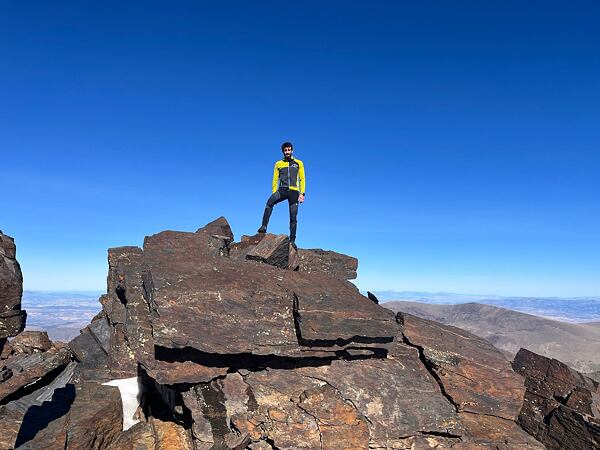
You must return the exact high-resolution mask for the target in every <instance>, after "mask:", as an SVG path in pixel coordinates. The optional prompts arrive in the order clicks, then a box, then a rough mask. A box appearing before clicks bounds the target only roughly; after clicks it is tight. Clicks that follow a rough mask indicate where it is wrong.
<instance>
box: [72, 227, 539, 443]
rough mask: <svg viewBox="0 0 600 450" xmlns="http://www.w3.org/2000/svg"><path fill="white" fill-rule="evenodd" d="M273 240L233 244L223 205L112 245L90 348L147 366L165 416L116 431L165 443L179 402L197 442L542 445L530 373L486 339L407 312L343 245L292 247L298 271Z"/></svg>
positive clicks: (150, 402)
mask: <svg viewBox="0 0 600 450" xmlns="http://www.w3.org/2000/svg"><path fill="white" fill-rule="evenodd" d="M262 239H264V236H263V237H262V238H260V239H259V238H257V237H252V236H250V237H247V238H246V239H245V240H244V239H243V240H242V242H240V243H233V242H232V241H233V233H232V232H231V229H230V228H229V225H228V224H227V222H226V221H225V220H224V219H222V218H220V219H217V220H216V221H214V222H211V223H210V224H208V225H207V226H206V227H203V228H201V229H199V230H198V231H197V232H195V233H186V232H174V231H165V232H162V233H158V234H156V235H153V236H150V237H147V238H146V239H145V240H144V245H143V248H138V247H119V248H114V249H110V250H109V276H108V291H107V295H106V296H103V298H102V304H103V316H101V318H100V319H102V320H104V322H102V321H101V320H100V319H98V320H100V323H101V324H103V325H102V326H103V327H105V326H107V327H108V331H109V333H108V334H109V338H108V340H106V341H105V343H104V344H101V345H100V344H99V343H97V342H96V344H94V342H93V341H94V340H96V339H95V336H96V331H93V330H92V329H91V328H89V329H88V330H87V331H86V332H85V333H84V334H85V335H86V336H85V337H84V338H82V340H85V341H86V342H87V344H86V345H81V346H80V348H90V347H94V348H95V349H94V350H93V351H92V350H89V351H88V352H87V354H88V356H85V355H84V356H81V359H82V363H83V362H84V361H85V359H86V357H92V358H95V357H96V356H90V355H92V354H94V355H100V357H102V355H101V353H102V351H101V350H100V349H104V350H103V351H107V353H108V354H107V355H106V358H105V359H103V360H102V361H106V366H107V370H108V373H109V374H112V376H117V375H123V376H124V375H127V376H134V375H135V374H138V375H141V376H142V380H143V383H144V386H145V387H146V389H147V391H146V394H145V399H146V400H145V401H143V404H144V411H145V412H147V413H148V414H149V417H148V421H147V422H142V423H140V424H137V425H135V426H134V427H133V428H132V429H131V430H130V431H129V432H127V433H124V434H120V435H119V437H117V438H115V439H116V440H114V441H113V443H120V444H121V443H122V444H123V445H124V446H125V447H127V446H131V445H134V442H136V441H138V442H139V443H140V446H141V448H144V447H143V446H144V445H146V446H151V445H152V442H153V441H152V436H151V431H152V430H154V428H153V426H152V425H149V422H150V421H151V420H153V419H157V416H158V415H160V414H161V411H166V412H167V416H168V417H163V418H162V419H166V420H167V422H166V423H169V424H172V425H173V426H174V427H175V429H177V430H179V431H181V430H182V429H183V430H185V433H189V436H190V439H191V445H192V446H193V448H194V449H195V450H198V449H206V450H208V449H213V450H214V449H217V448H222V449H238V448H239V449H246V448H250V449H263V448H269V449H270V448H290V449H292V448H373V449H376V448H381V449H383V448H431V447H436V446H437V448H463V449H471V448H472V449H475V448H477V449H483V448H503V449H504V448H506V449H508V448H542V446H541V444H539V443H538V442H537V441H535V439H533V438H532V437H531V436H529V435H528V434H526V433H524V432H523V431H522V429H521V428H520V427H519V425H518V424H517V422H516V421H515V418H516V417H517V415H518V411H519V409H520V407H521V402H522V399H523V394H524V389H523V379H522V378H521V377H520V376H518V375H516V374H515V373H514V372H513V371H512V369H511V368H510V364H509V363H508V361H506V360H505V359H504V357H503V356H502V355H501V354H499V353H498V352H497V351H496V350H495V349H493V348H492V347H491V346H490V345H489V344H486V343H485V341H483V340H481V339H479V338H476V337H475V336H472V335H470V334H468V333H466V334H464V333H461V332H460V331H459V330H456V329H453V328H452V327H444V326H440V324H433V323H429V322H426V321H424V322H422V323H421V322H416V321H414V320H412V319H410V318H406V317H404V324H403V317H402V316H399V317H395V316H394V315H393V313H391V312H390V311H388V310H385V309H383V308H381V307H380V306H378V305H377V304H375V303H374V302H373V301H371V300H370V299H369V298H367V297H364V296H362V295H361V294H360V293H359V292H358V290H357V289H356V287H355V286H354V285H352V284H351V283H349V282H348V281H347V279H348V278H351V275H352V274H351V273H350V272H351V270H348V269H347V268H346V269H339V270H338V269H335V267H336V264H334V263H333V262H330V263H327V264H326V263H319V261H321V262H322V261H323V258H325V259H327V258H330V260H329V261H333V260H334V259H335V258H337V257H335V258H334V256H335V255H333V256H332V255H330V254H327V253H325V254H320V255H319V254H318V252H317V253H313V255H317V256H319V258H321V259H314V260H313V262H311V263H310V264H312V266H310V264H309V266H307V265H306V264H308V262H307V261H308V259H306V258H305V263H304V264H305V267H304V270H303V269H302V267H299V270H298V271H293V270H289V269H290V268H291V267H290V266H293V265H294V264H295V263H291V262H290V260H289V257H290V255H291V251H290V253H289V254H288V264H287V269H288V270H286V268H285V264H280V265H281V266H282V267H276V266H274V265H272V264H271V263H272V262H273V261H271V262H269V258H268V257H265V258H264V259H263V260H261V261H256V260H252V258H250V259H248V258H247V256H248V254H249V253H250V252H251V251H252V250H253V249H256V247H257V246H258V245H260V242H261V240H262ZM277 239H279V241H281V242H284V241H285V237H283V238H277ZM275 248H276V246H273V248H272V249H271V250H273V249H275ZM271 250H269V251H270V252H271ZM301 252H302V249H299V250H298V252H297V254H296V256H295V257H298V258H299V255H300V253H301ZM268 253H269V252H265V253H264V255H263V256H265V255H267V254H268ZM271 253H272V252H271ZM338 255H339V254H338ZM342 256H345V255H342ZM345 258H349V257H345ZM337 259H339V260H345V261H348V260H347V259H344V258H337ZM298 264H299V263H298ZM310 267H313V268H312V269H311V268H310ZM351 267H354V271H355V270H356V266H355V265H354V266H351ZM98 320H95V321H94V326H97V325H96V322H97V321H98ZM403 326H404V333H405V334H403V333H402V331H403ZM106 342H108V343H106ZM88 344H89V345H88ZM96 347H97V348H96ZM95 351H97V352H99V353H94V352H95ZM76 353H77V352H76ZM79 353H80V354H83V352H79ZM101 359H102V358H101ZM88 366H89V367H92V366H93V364H91V365H88ZM101 366H103V363H102V364H100V365H99V366H98V367H101ZM168 426H171V425H168ZM177 427H183V428H177ZM134 428H135V430H134ZM132 430H133V431H132ZM185 433H184V434H185ZM120 444H119V445H120ZM182 445H187V444H182Z"/></svg>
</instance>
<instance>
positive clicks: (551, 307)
mask: <svg viewBox="0 0 600 450" xmlns="http://www.w3.org/2000/svg"><path fill="white" fill-rule="evenodd" d="M372 292H373V294H375V295H376V296H377V298H378V299H379V301H380V302H387V301H394V300H399V301H410V302H419V303H429V304H437V305H454V304H460V303H483V304H486V305H493V306H498V307H501V308H506V309H511V310H513V311H519V312H523V313H527V314H533V315H535V316H542V317H547V318H551V319H556V320H561V321H564V322H600V297H501V296H498V295H470V294H456V293H451V292H433V293H432V292H413V291H402V292H396V291H372Z"/></svg>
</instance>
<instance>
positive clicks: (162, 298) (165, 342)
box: [109, 229, 396, 365]
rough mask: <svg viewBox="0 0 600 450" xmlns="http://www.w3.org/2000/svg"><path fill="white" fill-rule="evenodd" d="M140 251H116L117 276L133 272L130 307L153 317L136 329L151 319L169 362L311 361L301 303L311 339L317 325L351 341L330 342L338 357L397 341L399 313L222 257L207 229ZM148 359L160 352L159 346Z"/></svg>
mask: <svg viewBox="0 0 600 450" xmlns="http://www.w3.org/2000/svg"><path fill="white" fill-rule="evenodd" d="M199 233H200V234H199ZM132 252H133V250H131V249H129V248H125V249H112V250H111V253H110V256H109V263H110V271H111V273H118V272H123V271H124V270H127V271H130V272H131V275H129V280H128V289H130V290H131V292H130V293H129V295H128V301H129V297H130V296H133V297H135V298H136V299H139V302H140V304H142V303H143V304H144V305H145V308H146V312H145V316H146V317H148V316H150V317H149V318H148V319H144V318H142V319H141V320H135V322H136V326H137V327H138V328H139V327H141V326H142V325H141V323H142V322H143V321H144V320H145V321H146V322H145V323H146V325H144V326H143V328H144V329H146V330H149V329H150V327H151V330H152V333H151V334H152V339H153V341H154V342H153V344H154V345H155V346H157V347H158V348H157V354H159V355H162V356H161V359H163V360H169V361H171V362H174V361H180V362H181V361H182V359H183V360H188V361H196V362H201V361H202V360H207V358H208V359H211V358H212V359H214V357H213V356H211V355H213V354H220V355H240V354H245V353H251V354H253V355H276V356H282V357H283V356H285V357H301V356H304V355H306V354H307V353H309V352H311V348H310V347H307V348H302V347H303V346H302V345H300V344H299V342H298V339H297V335H296V333H297V330H296V323H295V320H294V315H293V313H294V302H295V298H296V297H298V298H299V301H298V302H297V303H298V304H299V309H298V312H299V314H300V315H301V316H302V322H301V325H300V326H301V327H304V328H303V329H302V330H301V331H300V332H302V333H305V334H307V335H310V332H311V330H310V329H309V327H312V328H315V329H316V328H318V327H321V328H323V329H329V330H330V332H329V334H327V335H323V336H324V339H326V340H327V341H332V340H333V341H336V340H337V339H341V340H344V341H348V342H343V343H342V345H341V346H334V345H332V344H331V343H330V342H326V344H327V345H329V346H330V349H331V351H336V350H338V349H340V348H343V347H344V346H347V345H348V344H349V343H350V341H353V340H354V339H355V337H357V336H358V337H360V338H361V339H363V340H369V339H387V340H391V339H392V338H393V336H394V335H395V330H396V324H395V321H394V317H393V315H392V314H391V313H390V314H388V313H387V312H386V311H385V310H383V309H382V308H379V307H377V305H373V303H372V302H370V301H368V299H366V298H365V297H363V296H361V295H360V294H359V293H358V292H357V291H356V290H355V289H354V288H353V287H350V286H349V283H347V282H343V281H341V280H340V281H338V280H334V279H331V278H330V277H325V276H321V277H319V276H318V275H319V274H314V275H312V276H308V275H307V274H302V273H299V272H292V271H280V270H278V269H277V268H275V267H271V266H269V265H256V264H252V263H250V262H248V263H246V262H239V261H235V260H232V259H230V258H227V257H222V256H221V253H218V254H217V253H215V252H212V251H211V249H210V248H208V246H207V243H206V239H205V238H204V237H203V235H202V229H201V230H200V231H199V232H197V233H176V232H170V231H169V232H162V233H159V234H157V235H154V236H150V237H147V238H146V239H145V242H144V250H143V251H142V250H141V249H137V250H136V252H138V253H137V256H136V258H132V257H126V256H125V255H127V254H131V253H132ZM118 255H120V256H118ZM134 260H135V261H136V262H135V264H134V263H133V261H134ZM125 263H127V264H128V265H127V264H125ZM134 274H137V275H134ZM111 279H112V278H111V277H110V276H109V282H110V280H111ZM248 286H252V288H250V289H249V288H248ZM134 293H135V295H134ZM295 293H297V294H298V295H295ZM113 304H115V302H114V301H113ZM148 305H150V306H148ZM332 305H334V306H332ZM340 306H342V307H340ZM148 309H150V314H148ZM319 311H321V312H322V314H317V312H319ZM142 315H143V314H141V315H140V317H141V316H142ZM311 315H312V316H311ZM374 318H376V319H374ZM371 319H373V320H377V321H378V325H379V327H378V328H376V327H373V326H372V324H370V323H369V320H371ZM325 322H327V323H325ZM333 323H335V324H336V326H337V327H338V328H337V331H336V329H335V328H334V327H333V326H332V324H333ZM347 325H348V326H349V327H351V329H350V328H346V326H347ZM148 332H149V331H148ZM136 333H139V330H137V331H136ZM223 336H227V339H223ZM306 339H312V337H310V336H307V337H306ZM144 341H145V342H146V343H147V342H149V340H146V339H144ZM164 349H172V351H166V350H164ZM146 353H147V354H151V353H152V354H153V353H154V347H153V346H150V347H149V349H148V351H147V352H146ZM167 353H170V356H168V355H167ZM321 354H322V352H321ZM315 356H318V355H317V354H316V353H315ZM219 364H225V363H223V362H221V363H219ZM228 364H229V363H227V364H225V365H228ZM206 365H210V364H208V363H207V364H206Z"/></svg>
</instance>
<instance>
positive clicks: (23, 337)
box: [11, 331, 52, 354]
mask: <svg viewBox="0 0 600 450" xmlns="http://www.w3.org/2000/svg"><path fill="white" fill-rule="evenodd" d="M11 346H12V351H13V352H14V353H16V354H18V353H26V354H31V353H33V352H36V351H37V352H45V351H48V350H50V348H51V347H52V342H50V339H49V338H48V333H47V332H45V331H23V332H22V333H19V334H18V335H17V336H15V338H14V339H13V340H12V341H11Z"/></svg>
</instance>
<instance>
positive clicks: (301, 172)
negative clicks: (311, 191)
mask: <svg viewBox="0 0 600 450" xmlns="http://www.w3.org/2000/svg"><path fill="white" fill-rule="evenodd" d="M298 163H299V164H298V166H300V167H298V178H299V179H300V193H301V194H304V193H305V192H306V177H305V175H304V163H303V162H302V161H298Z"/></svg>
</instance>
